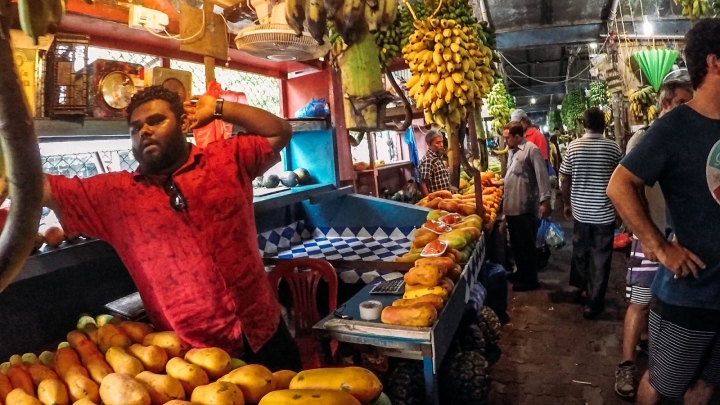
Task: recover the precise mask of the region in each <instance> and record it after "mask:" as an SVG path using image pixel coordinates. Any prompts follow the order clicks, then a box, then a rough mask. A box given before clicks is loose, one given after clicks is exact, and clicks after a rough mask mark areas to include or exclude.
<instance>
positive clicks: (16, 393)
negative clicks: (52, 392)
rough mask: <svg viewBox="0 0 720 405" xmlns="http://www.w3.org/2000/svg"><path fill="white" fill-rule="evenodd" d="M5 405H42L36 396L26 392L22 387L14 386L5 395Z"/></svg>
mask: <svg viewBox="0 0 720 405" xmlns="http://www.w3.org/2000/svg"><path fill="white" fill-rule="evenodd" d="M5 404H7V405H43V404H42V402H40V401H39V400H38V399H37V398H35V397H34V396H32V395H30V394H28V393H27V392H25V390H23V389H22V388H15V389H14V390H12V391H10V393H9V394H8V395H7V397H5Z"/></svg>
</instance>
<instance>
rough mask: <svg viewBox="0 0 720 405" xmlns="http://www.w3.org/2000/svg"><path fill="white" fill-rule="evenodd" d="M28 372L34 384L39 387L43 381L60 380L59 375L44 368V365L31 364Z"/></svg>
mask: <svg viewBox="0 0 720 405" xmlns="http://www.w3.org/2000/svg"><path fill="white" fill-rule="evenodd" d="M27 371H28V373H30V377H31V378H32V381H33V384H34V385H35V386H36V387H37V386H38V385H40V383H41V382H42V381H43V380H48V379H55V380H59V379H60V377H58V375H57V373H56V372H54V371H52V370H50V369H49V368H47V367H45V366H43V365H42V364H37V363H36V364H30V365H29V366H27Z"/></svg>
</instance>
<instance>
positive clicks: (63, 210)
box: [42, 174, 119, 242]
mask: <svg viewBox="0 0 720 405" xmlns="http://www.w3.org/2000/svg"><path fill="white" fill-rule="evenodd" d="M118 178H119V176H118V174H103V175H96V176H92V177H89V178H86V179H80V178H78V177H65V176H62V175H45V179H44V181H43V182H44V184H43V201H42V203H43V206H45V207H47V208H50V209H51V210H53V212H55V215H56V216H57V217H58V220H59V221H60V224H61V225H62V227H63V229H64V230H65V231H66V232H79V233H82V234H84V235H88V236H92V237H95V238H98V239H103V240H105V241H107V242H110V236H111V232H110V229H109V228H108V222H107V221H106V219H107V218H108V217H109V216H110V215H111V214H110V213H109V212H107V211H106V210H113V209H114V206H115V204H114V203H113V198H117V193H116V192H115V189H114V188H113V185H114V181H119V180H118Z"/></svg>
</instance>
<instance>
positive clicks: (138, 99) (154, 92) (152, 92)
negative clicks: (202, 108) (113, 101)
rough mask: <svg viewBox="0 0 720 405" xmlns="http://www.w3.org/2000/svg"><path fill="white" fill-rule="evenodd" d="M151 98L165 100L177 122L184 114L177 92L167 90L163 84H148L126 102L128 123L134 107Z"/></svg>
mask: <svg viewBox="0 0 720 405" xmlns="http://www.w3.org/2000/svg"><path fill="white" fill-rule="evenodd" d="M153 100H165V101H167V103H168V104H170V110H171V111H172V112H173V113H174V114H175V119H177V122H178V123H179V122H180V118H181V117H182V116H183V114H185V109H184V108H183V104H182V102H181V101H180V97H178V95H177V93H175V92H174V91H171V90H168V89H166V88H165V87H163V86H150V87H147V88H145V89H144V90H142V91H140V92H139V93H137V94H135V95H134V96H133V97H132V99H131V100H130V104H128V106H127V109H126V113H127V121H128V124H130V117H131V116H132V113H133V111H135V109H136V108H138V107H140V106H141V105H143V104H145V103H147V102H150V101H153Z"/></svg>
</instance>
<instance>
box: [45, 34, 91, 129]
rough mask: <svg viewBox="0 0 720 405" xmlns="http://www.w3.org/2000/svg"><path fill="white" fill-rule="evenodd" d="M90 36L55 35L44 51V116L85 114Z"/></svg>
mask: <svg viewBox="0 0 720 405" xmlns="http://www.w3.org/2000/svg"><path fill="white" fill-rule="evenodd" d="M89 45H90V37H88V36H85V35H72V34H58V35H56V36H55V41H54V42H53V44H52V46H51V47H50V50H49V51H48V53H47V61H46V71H45V116H47V117H57V116H68V115H82V116H86V115H88V88H89V86H88V74H87V65H88V47H89Z"/></svg>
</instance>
